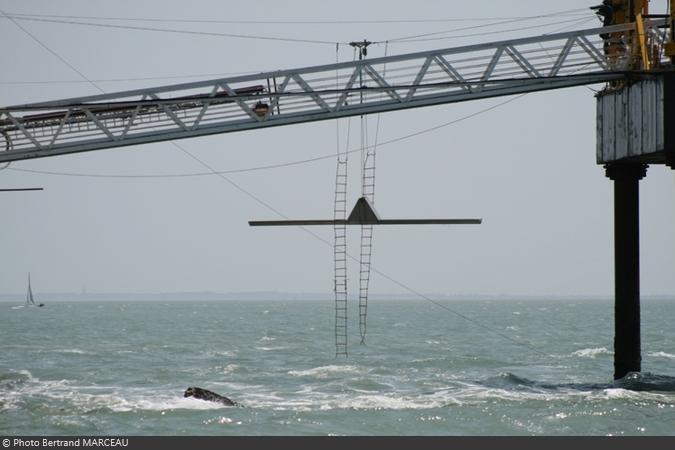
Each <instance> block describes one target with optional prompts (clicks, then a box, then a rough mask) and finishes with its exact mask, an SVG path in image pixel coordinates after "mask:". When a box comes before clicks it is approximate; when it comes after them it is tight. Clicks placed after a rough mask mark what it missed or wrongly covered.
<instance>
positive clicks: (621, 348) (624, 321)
mask: <svg viewBox="0 0 675 450" xmlns="http://www.w3.org/2000/svg"><path fill="white" fill-rule="evenodd" d="M605 169H606V174H607V177H609V178H610V179H611V180H613V181H614V379H615V380H617V379H619V378H623V377H624V376H625V375H626V374H627V373H628V372H639V371H640V370H641V360H642V356H641V351H640V212H639V193H640V190H639V181H640V180H641V179H642V178H644V177H645V175H646V174H647V165H646V164H608V165H606V166H605Z"/></svg>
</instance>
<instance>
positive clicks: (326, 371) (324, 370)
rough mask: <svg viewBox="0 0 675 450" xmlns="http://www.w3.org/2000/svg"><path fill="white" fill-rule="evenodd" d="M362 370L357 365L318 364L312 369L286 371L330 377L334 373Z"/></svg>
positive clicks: (300, 374) (316, 376) (291, 373)
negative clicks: (318, 365)
mask: <svg viewBox="0 0 675 450" xmlns="http://www.w3.org/2000/svg"><path fill="white" fill-rule="evenodd" d="M358 372H363V369H362V368H359V367H357V366H349V365H345V366H338V365H330V366H320V367H314V368H313V369H307V370H291V371H289V372H288V374H289V375H292V376H296V377H315V378H330V377H333V376H335V375H340V374H345V373H358Z"/></svg>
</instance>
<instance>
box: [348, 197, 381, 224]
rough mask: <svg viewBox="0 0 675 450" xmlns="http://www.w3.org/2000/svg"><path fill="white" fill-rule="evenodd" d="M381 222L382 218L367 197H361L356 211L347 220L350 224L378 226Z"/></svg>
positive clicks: (355, 206)
mask: <svg viewBox="0 0 675 450" xmlns="http://www.w3.org/2000/svg"><path fill="white" fill-rule="evenodd" d="M379 221H380V216H379V215H378V214H377V212H375V208H373V205H371V204H370V202H369V201H368V199H367V198H366V197H361V198H360V199H358V200H357V201H356V205H354V209H352V212H351V214H349V217H348V218H347V223H348V224H362V225H376V224H377V223H378V222H379Z"/></svg>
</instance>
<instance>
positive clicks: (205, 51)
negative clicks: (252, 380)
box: [0, 0, 675, 295]
mask: <svg viewBox="0 0 675 450" xmlns="http://www.w3.org/2000/svg"><path fill="white" fill-rule="evenodd" d="M663 3H664V2H663V1H659V2H656V1H654V2H652V4H653V9H654V10H655V12H662V11H661V10H660V7H661V4H663ZM593 4H594V3H593V2H589V1H586V0H570V1H566V2H542V1H535V0H528V1H518V2H505V1H498V0H491V1H487V0H485V1H478V2H459V1H451V2H439V1H416V2H414V3H413V2H401V1H396V2H392V1H371V2H363V1H352V0H343V1H341V2H317V1H290V0H289V1H285V2H279V1H255V2H230V1H222V0H219V1H200V0H197V1H193V2H183V1H181V2H179V1H173V0H170V1H166V0H163V1H159V0H152V1H142V2H140V1H119V0H118V1H115V2H110V1H98V0H97V1H93V0H86V1H84V0H82V1H75V0H64V1H58V2H55V1H47V0H41V1H25V0H20V1H19V0H0V9H2V10H4V11H5V12H7V13H30V14H52V15H53V14H58V15H67V16H104V17H125V18H129V17H137V18H154V19H221V20H261V21H270V20H276V21H301V20H304V21H311V20H315V21H319V20H322V21H326V20H345V21H355V20H376V19H439V18H440V19H466V18H491V20H490V21H483V22H477V21H453V22H450V21H447V22H435V23H432V22H420V23H386V24H358V23H349V24H344V23H343V24H311V25H307V24H241V23H239V24H232V23H229V24H224V23H211V24H209V23H176V22H172V23H169V22H129V21H126V22H124V21H115V22H113V21H109V20H108V21H100V23H108V24H110V23H115V24H127V25H134V26H146V27H159V28H171V29H182V30H201V31H214V32H223V33H236V34H250V35H264V36H277V37H289V38H302V39H312V40H313V39H316V40H324V41H330V42H333V41H336V42H338V41H339V42H345V41H350V40H360V39H363V38H368V39H371V40H378V41H385V40H387V39H393V38H396V37H400V36H407V35H414V34H424V33H432V32H438V31H446V30H452V29H456V28H464V27H471V26H475V25H478V24H486V23H491V22H498V21H501V20H503V18H510V17H520V16H532V15H538V14H548V13H553V12H556V11H561V10H575V9H576V10H577V11H574V12H573V13H574V14H576V13H585V12H586V10H584V9H583V8H587V7H588V6H591V5H593ZM571 19H580V20H579V21H578V22H574V23H571V22H569V21H570V20H571ZM70 20H79V21H90V22H91V21H93V19H70ZM563 21H565V22H563ZM20 23H21V25H22V26H24V27H25V28H26V29H27V30H29V31H30V32H31V33H32V34H34V35H35V36H36V37H37V38H38V39H40V40H41V41H43V42H44V43H46V44H47V45H48V46H49V47H50V48H51V49H52V50H53V51H55V52H56V53H58V54H59V55H60V56H62V57H63V58H64V59H65V60H67V61H68V62H69V63H70V64H71V65H73V66H74V67H75V68H77V70H78V71H80V72H81V73H83V74H84V75H85V76H86V77H88V78H90V79H92V80H97V81H96V83H97V84H98V85H100V86H101V87H102V88H103V89H105V90H106V91H109V92H112V91H116V90H124V89H132V88H137V87H144V86H152V85H161V84H170V83H174V82H178V81H190V80H198V79H203V78H216V77H218V76H219V75H214V74H236V73H242V72H255V71H262V70H273V69H283V68H292V67H299V66H307V65H315V64H324V63H330V62H334V61H335V58H336V52H335V46H334V45H330V44H329V45H316V44H301V43H288V42H280V41H265V40H247V39H234V38H226V37H214V36H199V35H187V34H170V33H159V32H151V31H131V30H120V29H112V28H100V27H89V26H79V25H74V24H61V23H59V24H57V23H45V22H30V21H22V22H20ZM541 24H549V25H548V26H545V27H544V26H543V27H540V28H532V29H526V30H520V31H517V32H511V33H497V32H496V30H499V29H513V28H523V27H529V26H533V25H541ZM597 24H598V21H597V20H596V19H594V18H593V16H592V14H591V13H590V11H589V12H588V13H587V17H586V18H584V17H582V16H576V15H574V16H567V17H560V16H558V17H549V18H545V19H542V20H540V21H537V22H528V21H525V22H523V21H520V22H513V23H509V24H502V25H500V26H499V27H494V26H490V27H482V28H474V29H471V30H464V31H460V32H457V34H479V33H480V35H477V36H467V37H464V38H455V39H443V40H437V41H424V42H416V43H414V44H411V43H407V44H401V43H398V44H394V43H392V44H391V45H389V46H388V49H387V51H388V53H389V54H399V53H407V52H411V51H419V50H425V49H433V48H442V47H452V46H456V45H461V44H466V43H477V42H487V41H492V40H498V39H506V38H511V37H522V36H529V35H537V34H542V33H546V32H552V31H554V30H560V29H565V27H567V29H580V28H589V27H593V26H596V25H597ZM0 40H1V42H3V43H4V45H3V48H4V54H3V62H2V68H3V70H2V71H0V104H2V105H12V104H18V103H27V102H35V101H44V100H53V99H57V98H63V97H71V96H80V95H89V94H96V93H97V90H96V89H95V88H94V87H93V86H91V85H90V84H88V83H86V82H82V78H81V77H80V76H79V75H78V74H77V73H75V72H74V71H73V70H71V69H70V68H68V67H67V66H66V65H65V64H64V63H62V62H61V61H59V60H58V59H57V58H56V57H54V56H53V55H52V54H50V53H49V52H47V51H46V50H45V49H43V48H42V47H40V45H39V44H37V43H36V42H35V41H34V40H32V39H31V38H30V37H29V36H28V35H26V34H25V33H24V32H23V31H21V30H20V29H19V28H17V27H16V26H15V25H14V24H13V23H11V22H9V21H8V20H7V19H4V18H0ZM384 51H385V46H384V45H378V46H373V47H372V48H371V51H370V55H369V56H371V57H374V56H380V55H383V54H384ZM351 57H352V54H351V49H349V48H347V47H341V50H340V52H339V54H338V58H339V59H340V60H341V61H344V60H349V59H351ZM209 74H211V75H209ZM183 75H196V76H195V77H194V78H179V79H161V77H176V76H183ZM130 78H135V79H140V78H152V79H148V80H135V81H110V80H118V79H130ZM105 80H108V81H105ZM28 81H50V82H51V83H38V84H36V83H32V84H27V83H24V84H22V83H17V82H28ZM593 87H594V88H596V89H597V88H599V87H600V86H593ZM504 100H505V99H503V98H501V99H494V100H485V101H479V102H469V103H464V104H453V105H445V106H436V107H431V108H425V109H416V110H410V111H402V112H395V113H388V114H385V115H382V116H381V126H380V132H379V139H380V140H381V141H385V140H389V139H392V138H396V137H399V136H403V135H407V134H410V133H414V132H417V131H420V130H422V129H426V128H431V127H433V126H435V125H439V124H442V123H445V122H449V121H451V120H453V119H458V118H461V117H464V116H467V115H469V114H472V113H475V112H477V111H480V110H483V109H485V108H487V107H489V106H491V105H495V104H497V103H501V102H503V101H504ZM357 122H358V121H357V120H353V122H352V123H353V126H354V127H355V126H356V125H357ZM345 124H346V121H343V122H342V132H343V136H342V139H343V141H344V130H345V128H346V127H345ZM370 126H371V127H372V128H371V130H372V129H374V126H375V118H374V117H373V118H372V119H371V123H370ZM354 136H356V135H353V137H352V141H353V142H354V143H357V139H356V138H355V137H354ZM181 145H182V146H184V147H185V148H186V149H187V150H189V151H191V152H193V153H194V154H195V155H197V156H198V157H199V158H201V159H203V160H204V161H206V162H207V163H208V164H209V165H211V166H212V167H214V168H216V169H218V170H228V169H239V168H247V167H253V166H259V165H266V164H275V163H283V162H287V161H294V160H300V159H305V158H312V157H315V156H321V155H325V154H330V153H331V152H334V151H335V147H336V126H335V122H333V121H328V122H319V123H312V124H306V125H293V126H288V127H279V128H272V129H267V130H260V131H249V132H244V133H233V134H227V135H220V136H211V137H205V138H197V139H191V140H183V141H181ZM351 161H352V167H351V168H352V171H351V172H350V175H351V176H352V178H351V181H352V182H353V184H352V185H351V191H350V193H351V198H352V200H356V198H357V196H358V191H359V186H358V167H357V162H358V158H357V157H355V158H352V160H351ZM12 167H13V168H24V169H34V170H47V171H56V172H75V173H105V174H160V173H187V172H203V171H204V169H203V167H201V166H200V165H199V164H197V163H196V162H195V161H194V160H191V159H189V158H188V157H187V156H186V155H185V154H183V153H182V152H180V151H179V150H178V149H176V148H175V147H174V146H172V145H171V144H168V143H158V144H150V145H143V146H135V147H127V148H122V149H114V150H103V151H97V152H90V153H84V154H78V155H71V156H59V157H55V158H46V159H39V160H33V161H25V162H18V163H14V164H13V165H12ZM377 170H378V172H377V197H376V205H377V210H378V212H379V213H380V215H381V216H382V217H384V218H425V217H437V218H452V217H457V218H465V217H482V218H483V219H484V222H483V225H480V226H458V227H442V226H438V227H425V228H419V227H418V228H415V227H381V228H377V229H376V230H375V242H374V245H375V249H374V256H373V265H374V266H375V267H376V268H377V269H378V270H380V271H382V272H384V273H386V274H387V275H388V276H390V277H392V278H394V279H396V280H398V281H400V282H401V283H403V284H406V285H408V286H410V287H411V288H413V289H415V290H417V291H420V292H425V293H443V294H497V295H498V294H510V295H518V294H528V295H576V294H581V295H584V294H589V295H610V294H612V293H613V211H612V183H611V182H610V180H609V179H607V178H605V175H604V170H603V169H602V167H601V166H598V165H596V163H595V98H594V97H593V92H592V91H591V90H589V89H588V88H586V87H578V88H572V89H566V90H561V91H550V92H543V93H535V94H529V95H527V96H525V97H522V98H519V99H517V100H515V101H513V102H510V103H508V104H506V105H504V106H501V107H499V108H497V109H494V110H492V111H489V112H487V113H485V114H481V115H479V116H477V117H474V118H471V119H469V120H466V121H463V122H461V123H458V124H456V125H453V126H448V127H445V128H442V129H439V130H436V131H434V132H430V133H426V134H423V135H420V136H418V137H415V138H413V139H408V140H404V141H401V142H397V143H394V144H390V145H386V146H382V147H381V148H380V149H379V152H378V167H377ZM334 172H335V161H334V160H332V159H328V160H322V161H319V162H315V163H311V164H305V165H299V166H294V167H290V168H283V169H275V170H265V171H258V172H249V173H240V174H234V175H229V176H228V178H229V179H230V180H231V181H233V182H234V183H236V184H237V185H238V186H240V187H241V188H242V189H243V190H245V191H248V192H249V193H250V194H252V195H253V196H255V197H257V198H258V199H260V200H262V201H264V202H265V203H267V204H268V205H271V206H273V207H274V208H276V209H277V210H279V211H282V212H283V213H284V214H286V215H287V216H289V217H292V218H299V219H300V218H317V219H321V218H330V217H331V216H332V208H333V205H332V200H333V187H334ZM17 186H23V187H26V186H43V187H44V188H45V190H44V191H43V192H33V193H19V194H0V211H2V213H1V215H0V217H2V233H0V249H1V250H0V254H1V255H2V256H1V259H0V261H1V262H0V292H4V293H12V292H17V293H18V292H23V291H24V289H25V284H26V274H27V272H29V271H30V272H31V273H32V277H33V282H34V288H35V290H36V291H38V292H40V291H43V292H63V291H80V290H82V289H83V288H86V289H87V291H89V292H174V291H220V292H232V291H294V292H308V291H311V292H328V293H330V292H331V290H332V277H333V270H332V248H331V247H329V246H327V245H325V244H324V243H322V242H320V241H318V240H317V239H315V238H314V237H312V236H310V235H308V234H307V233H305V232H303V231H302V230H300V229H292V228H265V229H260V228H250V227H249V226H248V224H247V221H248V220H250V219H275V218H277V216H276V215H275V214H274V213H273V212H272V211H270V210H269V209H267V208H266V207H264V206H263V205H261V204H260V203H258V202H256V201H254V200H253V199H252V197H251V196H248V195H245V194H244V193H242V191H241V190H238V189H236V188H234V187H233V186H232V185H231V184H229V183H227V182H226V181H225V180H223V179H221V178H219V177H216V176H206V177H193V178H178V179H176V178H174V179H167V178H160V179H101V178H83V177H63V176H51V175H34V174H27V173H22V172H17V171H12V170H4V171H0V187H17ZM674 197H675V177H674V175H673V171H671V170H670V169H668V168H666V167H663V166H651V167H650V169H649V172H648V176H647V178H646V179H645V180H643V181H642V182H641V233H642V234H641V250H642V259H641V272H642V292H643V294H646V295H653V294H673V293H675V233H673V230H675V201H674V200H675V199H674ZM316 231H317V233H319V234H320V235H321V236H323V237H324V238H325V239H327V240H331V239H332V230H331V229H330V228H325V229H317V230H316ZM349 237H350V239H351V242H350V244H351V245H350V252H351V253H353V254H358V246H357V244H358V229H357V228H353V231H352V232H351V234H350V235H349ZM351 268H352V272H351V274H352V275H351V279H352V281H353V282H354V283H352V286H351V287H352V291H353V290H354V289H355V288H356V287H357V286H356V284H355V283H356V282H357V280H358V273H357V272H355V270H356V269H357V265H356V264H355V263H352V264H351ZM371 287H372V291H373V292H379V293H405V290H403V289H402V288H401V287H400V286H397V285H396V284H393V283H392V282H391V281H389V280H387V279H385V278H382V277H380V276H378V275H373V278H372V282H371Z"/></svg>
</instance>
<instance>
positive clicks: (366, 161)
mask: <svg viewBox="0 0 675 450" xmlns="http://www.w3.org/2000/svg"><path fill="white" fill-rule="evenodd" d="M364 148H365V150H364V152H365V156H364V158H363V172H362V173H363V175H362V180H361V196H362V197H365V198H366V199H368V201H369V202H370V204H371V205H373V206H374V204H375V147H374V146H373V148H372V149H370V148H368V146H367V143H366V146H365V147H364ZM372 250H373V225H361V254H360V264H359V266H360V267H359V332H360V333H361V345H365V344H366V318H367V315H368V287H369V284H370V261H371V257H372Z"/></svg>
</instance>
